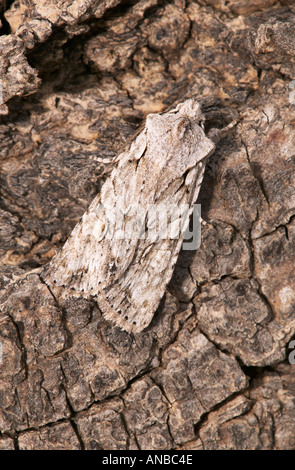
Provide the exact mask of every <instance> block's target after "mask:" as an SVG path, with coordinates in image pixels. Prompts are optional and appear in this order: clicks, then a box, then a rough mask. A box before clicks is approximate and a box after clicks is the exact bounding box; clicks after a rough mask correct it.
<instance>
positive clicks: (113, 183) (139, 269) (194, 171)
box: [42, 99, 215, 332]
mask: <svg viewBox="0 0 295 470" xmlns="http://www.w3.org/2000/svg"><path fill="white" fill-rule="evenodd" d="M203 120H204V118H203V115H202V113H201V109H200V105H199V104H198V103H197V102H196V101H195V100H192V99H190V100H187V101H185V102H184V103H181V104H179V105H178V106H177V107H176V108H175V109H173V110H171V111H169V112H166V113H163V114H149V115H148V116H147V119H146V124H145V127H144V128H143V130H142V131H141V132H140V133H139V135H138V136H137V138H136V139H135V140H134V141H133V143H132V144H131V146H130V147H129V149H128V150H127V151H125V152H123V153H122V154H120V155H119V156H118V157H117V158H116V163H117V165H116V167H115V168H114V170H113V171H112V173H111V175H110V177H109V178H108V179H107V181H106V182H105V183H104V185H103V186H102V188H101V192H100V194H98V195H97V196H96V197H95V199H94V200H93V202H92V203H91V205H90V206H89V208H88V210H87V211H86V212H85V214H84V215H83V217H82V219H81V221H80V222H79V223H78V224H77V225H76V227H75V228H74V230H73V232H72V234H71V235H70V237H69V238H68V240H67V242H66V243H65V245H64V247H63V248H62V250H61V251H60V252H59V253H57V254H56V255H55V256H54V258H53V259H52V261H51V263H50V264H49V266H48V268H47V269H46V270H45V271H44V272H43V274H42V277H43V279H44V281H45V282H46V283H47V284H48V285H50V286H51V287H53V286H54V285H57V286H63V287H64V288H66V289H72V290H74V291H76V292H77V293H80V294H81V295H82V296H83V297H86V298H89V297H90V296H93V297H94V298H95V299H96V301H97V303H98V305H99V307H100V309H101V311H102V312H103V314H104V316H105V318H106V319H108V320H111V321H112V322H113V323H115V324H116V325H118V326H120V327H121V328H122V329H124V330H126V331H129V332H139V331H141V330H143V329H144V328H146V327H147V326H148V325H149V323H150V322H151V320H152V318H153V315H154V313H155V311H156V309H157V307H158V305H159V303H160V300H161V299H162V297H163V295H164V292H165V289H166V286H167V284H168V283H169V281H170V279H171V276H172V273H173V270H174V267H175V263H176V260H177V257H178V254H179V251H180V249H181V245H182V242H183V233H184V230H182V232H181V233H180V236H178V237H175V238H171V237H167V238H163V237H162V238H161V237H158V238H157V237H155V238H154V239H151V238H150V237H144V236H143V232H144V231H145V228H146V224H147V220H146V216H145V214H143V217H142V219H141V226H140V227H139V229H138V230H134V231H133V233H132V236H125V237H124V236H123V237H122V236H118V231H116V230H113V231H111V230H110V225H111V224H113V225H114V222H115V221H114V218H115V217H118V214H122V219H123V220H124V221H125V222H127V221H128V220H130V217H131V215H130V208H134V207H138V208H139V207H140V208H147V207H150V206H151V205H152V206H155V205H157V206H159V205H160V206H161V207H168V208H169V207H171V206H174V207H175V206H178V205H186V206H187V207H189V210H188V214H187V222H186V223H187V224H188V217H189V215H190V214H191V213H192V211H193V205H194V203H195V201H196V199H197V196H198V193H199V190H200V186H201V183H202V180H203V175H204V169H205V163H206V159H207V157H208V156H209V155H210V154H211V153H212V152H213V151H214V149H215V146H214V143H213V142H212V141H211V140H210V139H209V138H207V137H206V135H205V133H204V131H203V129H202V127H201V123H202V121H203ZM131 212H132V211H131ZM137 222H138V221H137ZM154 223H155V221H154ZM172 223H173V220H172V219H171V220H170V224H172ZM139 225H140V224H139ZM137 228H138V223H137Z"/></svg>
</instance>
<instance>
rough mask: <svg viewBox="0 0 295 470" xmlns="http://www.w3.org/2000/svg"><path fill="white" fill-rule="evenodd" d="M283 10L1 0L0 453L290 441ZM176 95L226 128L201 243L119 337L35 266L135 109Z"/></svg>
mask: <svg viewBox="0 0 295 470" xmlns="http://www.w3.org/2000/svg"><path fill="white" fill-rule="evenodd" d="M291 3H292V2H290V1H287V0H285V1H281V2H279V1H276V0H251V1H249V0H248V1H247V2H245V1H243V0H230V1H223V0H220V1H218V2H215V1H214V2H213V1H211V0H200V1H192V0H188V1H184V0H174V1H161V0H148V1H130V2H126V1H120V0H113V1H103V2H101V1H97V0H88V1H87V2H85V1H83V2H81V1H79V0H75V1H66V2H65V1H63V2H56V1H53V0H42V1H40V0H38V1H37V0H20V1H18V2H3V1H2V2H1V1H0V15H1V24H2V25H3V27H2V29H0V34H2V35H0V76H1V80H2V85H3V104H1V106H0V112H1V114H2V117H1V122H0V165H1V172H0V295H1V300H0V341H1V344H2V354H3V360H2V362H1V363H0V449H13V448H19V449H51V450H54V449H98V450H99V449H106V450H113V449H171V448H173V449H294V448H295V441H294V435H295V433H294V413H295V411H294V383H293V382H294V378H293V375H292V372H293V369H292V368H293V367H294V366H293V365H291V364H289V363H288V361H287V359H286V357H287V353H288V349H287V348H286V346H287V344H288V342H289V340H290V339H291V338H292V337H293V336H294V334H295V316H294V308H295V281H294V279H295V276H294V274H295V273H294V265H295V249H294V246H295V245H294V242H295V240H294V239H295V219H294V214H295V176H294V175H295V171H294V170H295V160H294V154H295V152H294V149H295V133H294V123H295V107H294V104H292V103H291V102H290V88H289V83H290V81H291V80H292V79H295V68H294V44H293V42H294V41H293V36H294V25H295V10H294V8H293V7H292V5H291ZM4 11H5V13H4V16H3V12H4ZM191 97H193V98H197V99H200V101H201V103H202V106H203V111H204V113H205V115H206V119H207V121H206V127H207V129H210V128H211V127H220V128H221V127H224V126H225V125H226V124H228V123H229V122H231V121H233V120H237V122H238V123H237V126H236V127H235V128H234V129H233V130H231V131H230V133H228V135H227V136H225V137H224V138H223V139H222V140H221V141H220V142H219V144H218V146H217V149H216V151H215V153H214V154H213V155H212V156H211V157H210V160H209V162H208V165H207V169H206V174H205V179H204V182H203V185H202V189H201V193H200V197H199V200H198V202H199V203H200V204H201V205H202V218H203V219H204V220H205V221H206V225H205V226H204V227H202V243H201V248H200V249H199V250H198V251H196V252H187V251H183V252H181V254H180V256H179V259H178V263H177V266H176V269H175V272H174V275H173V278H172V280H171V283H170V285H169V288H168V289H167V292H166V294H165V297H164V299H163V301H162V302H161V305H160V307H159V309H158V311H157V313H156V315H155V317H154V319H153V321H152V324H151V325H150V327H149V328H148V329H147V330H145V331H144V332H142V333H140V334H136V335H131V334H128V333H126V332H124V331H122V330H120V329H119V328H117V327H114V325H112V324H110V323H109V322H107V321H106V320H104V318H103V316H102V315H101V312H100V310H99V305H97V304H96V303H95V302H94V301H93V302H89V301H86V300H81V299H77V298H74V297H71V296H70V295H69V294H66V293H65V292H63V291H62V289H61V290H60V291H55V292H52V291H50V290H49V288H48V287H47V286H46V285H45V284H44V283H43V282H42V280H41V278H40V276H39V272H40V269H41V267H42V266H44V265H45V264H46V263H48V262H50V259H51V258H52V256H53V254H54V252H55V250H57V249H59V248H60V247H61V246H62V244H63V243H64V242H65V240H66V239H67V236H68V235H69V233H70V232H71V230H72V228H73V227H74V225H75V223H76V222H77V221H78V220H79V218H80V217H81V215H82V214H83V212H84V211H85V210H86V208H87V207H88V205H89V203H90V202H91V200H92V199H93V197H94V196H95V195H96V194H97V192H98V191H99V188H100V186H101V184H102V181H103V180H104V178H105V177H106V175H105V173H107V172H108V171H109V167H110V164H111V161H112V158H113V157H114V156H115V155H116V154H117V153H118V151H120V150H121V149H122V147H123V146H124V144H125V142H126V141H127V140H128V139H129V138H132V135H133V134H134V132H135V131H136V129H137V128H138V127H139V125H140V124H141V122H142V121H143V119H144V117H145V116H146V114H147V113H150V112H159V111H162V110H164V109H166V107H168V106H170V105H172V104H174V103H177V102H180V101H183V100H184V99H185V98H191Z"/></svg>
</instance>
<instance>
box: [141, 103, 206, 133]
mask: <svg viewBox="0 0 295 470" xmlns="http://www.w3.org/2000/svg"><path fill="white" fill-rule="evenodd" d="M203 121H204V116H203V114H202V111H201V107H200V104H199V103H198V102H197V101H195V100H193V99H189V100H186V101H185V102H184V103H180V104H179V105H177V106H176V108H174V109H172V110H171V111H170V112H168V113H165V114H163V115H162V114H149V115H148V116H147V118H146V129H147V132H148V133H151V134H152V135H159V136H160V135H162V136H166V137H167V134H169V132H172V134H173V137H174V138H180V139H181V138H182V137H183V136H184V134H185V132H186V130H188V129H189V128H190V126H191V124H192V123H193V124H198V125H201V127H202V123H203Z"/></svg>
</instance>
